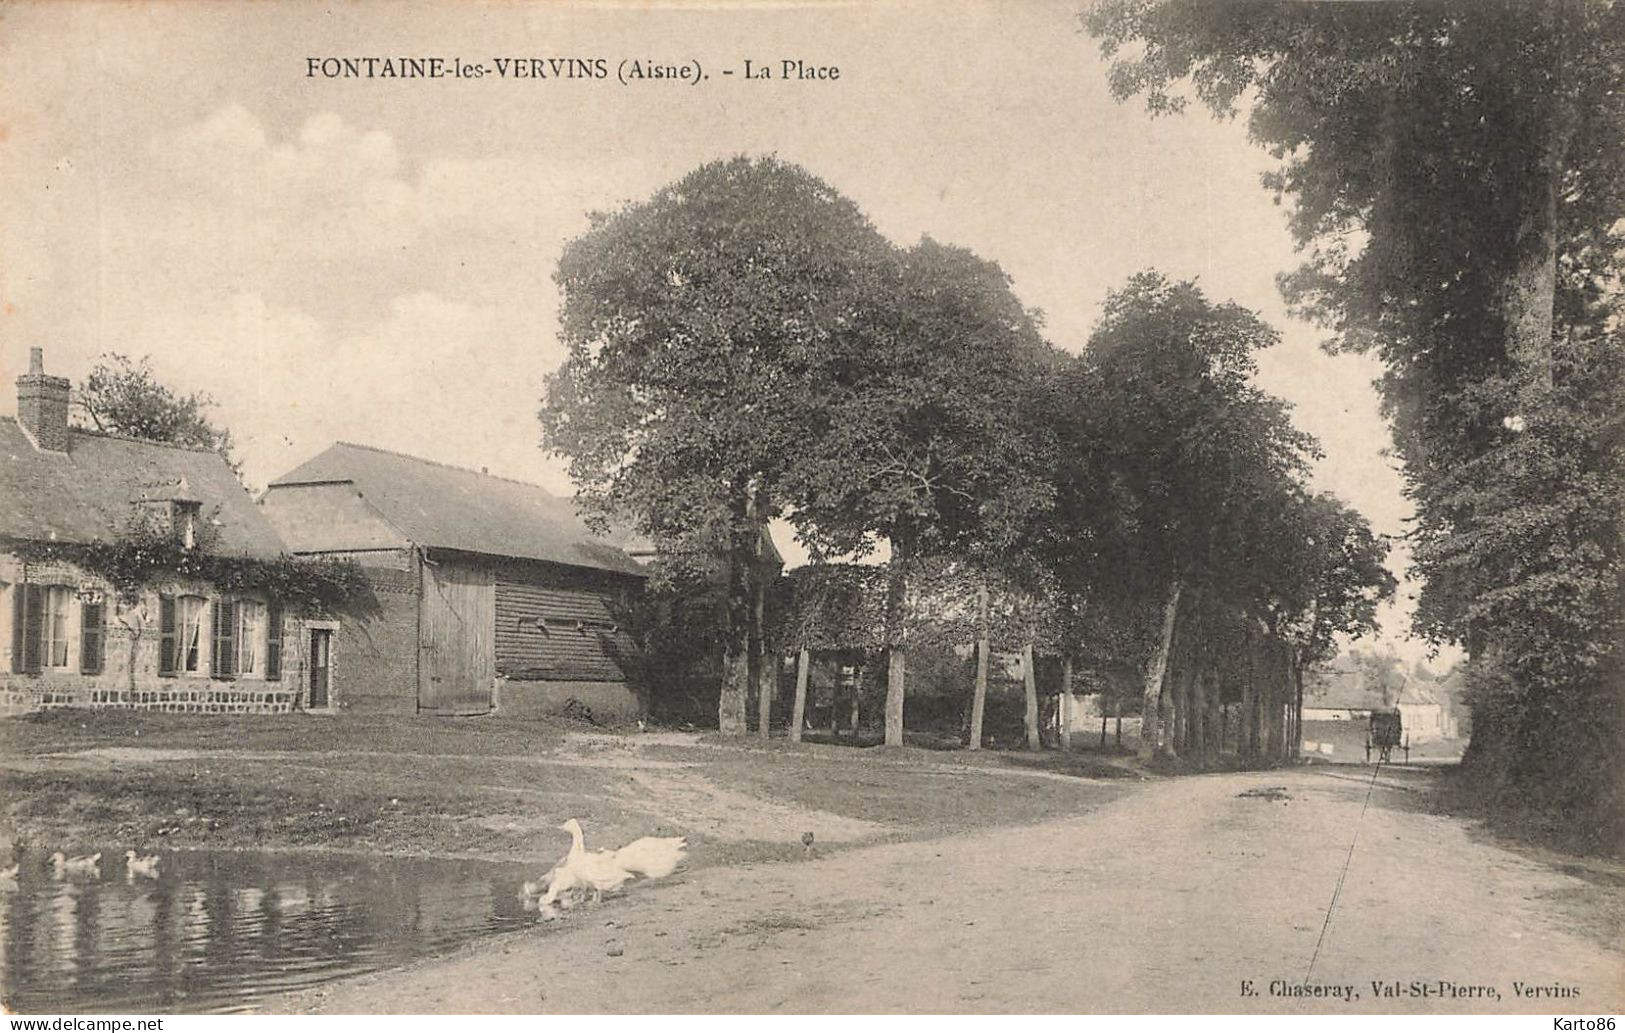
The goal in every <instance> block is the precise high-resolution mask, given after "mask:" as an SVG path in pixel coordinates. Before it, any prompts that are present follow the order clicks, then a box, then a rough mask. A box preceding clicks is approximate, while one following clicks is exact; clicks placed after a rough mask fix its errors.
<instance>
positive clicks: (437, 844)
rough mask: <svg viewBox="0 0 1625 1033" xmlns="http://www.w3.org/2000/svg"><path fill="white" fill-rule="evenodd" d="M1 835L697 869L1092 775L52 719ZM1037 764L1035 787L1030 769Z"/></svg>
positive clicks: (490, 735) (893, 831) (920, 822)
mask: <svg viewBox="0 0 1625 1033" xmlns="http://www.w3.org/2000/svg"><path fill="white" fill-rule="evenodd" d="M0 757H3V758H4V760H3V762H0V799H3V800H4V801H5V803H4V812H3V814H0V836H3V837H4V838H6V839H10V840H12V841H19V840H20V841H23V842H27V843H29V844H32V845H34V846H40V847H49V848H50V849H57V848H62V849H65V850H73V849H77V848H89V847H97V848H107V847H125V846H130V847H135V848H137V849H150V848H153V847H163V846H170V847H176V848H182V847H223V848H253V847H260V848H276V849H283V848H325V849H352V850H368V851H378V852H383V853H391V854H439V855H467V856H485V857H498V858H505V859H526V860H535V861H537V862H539V863H540V862H547V861H551V860H552V859H553V858H555V857H556V856H557V855H558V854H559V853H560V852H561V851H562V849H563V848H564V846H565V845H566V844H567V839H566V837H565V836H564V834H563V833H561V832H559V831H558V830H557V829H556V828H555V826H556V825H557V824H558V823H559V822H561V821H563V820H564V819H565V818H567V817H577V818H580V819H581V821H582V823H583V824H584V825H585V826H586V827H587V829H588V830H589V837H590V838H591V839H592V840H593V841H594V842H596V843H603V844H606V845H607V844H611V843H614V842H619V841H624V840H625V839H629V838H632V837H635V836H641V835H654V834H663V835H686V836H688V837H689V838H690V842H691V844H692V848H693V849H692V860H693V863H694V864H696V865H707V864H715V863H740V862H754V861H768V860H775V859H782V858H789V857H796V856H800V855H801V853H802V851H803V847H802V845H801V842H800V837H801V834H802V832H803V831H804V830H805V831H812V832H814V833H815V834H816V836H817V846H816V849H818V850H820V851H824V850H829V849H838V848H839V847H840V846H841V845H843V844H848V843H857V842H875V841H878V840H883V839H909V838H926V837H930V836H935V835H941V834H943V833H946V832H950V831H959V830H965V829H971V828H978V827H984V826H990V825H1007V824H1020V823H1024V822H1029V821H1038V820H1042V819H1045V818H1051V817H1059V816H1062V815H1067V814H1076V813H1080V812H1082V811H1086V810H1088V809H1090V808H1092V807H1095V806H1098V805H1099V804H1100V803H1102V802H1104V801H1106V800H1108V799H1111V798H1113V797H1114V796H1116V795H1117V794H1118V793H1120V792H1121V791H1122V790H1121V789H1120V788H1119V787H1118V786H1114V785H1111V784H1109V783H1106V782H1104V781H1098V780H1086V779H1080V778H1075V777H1056V776H1054V775H1053V774H1052V773H1049V772H1044V771H1042V768H1043V767H1051V768H1055V769H1057V770H1060V771H1065V772H1066V773H1068V774H1069V775H1101V774H1113V773H1118V774H1120V773H1122V772H1121V771H1120V770H1119V769H1118V768H1116V767H1113V766H1112V765H1110V764H1107V763H1104V762H1094V761H1088V760H1079V759H1077V758H1055V759H1054V760H1049V759H1045V758H1040V759H1032V758H1026V757H1017V756H1015V755H1003V754H983V755H979V756H978V755H974V754H951V753H943V752H940V751H928V750H919V749H906V750H902V751H885V750H858V749H852V748H849V747H838V746H820V745H814V744H801V745H792V744H789V743H785V742H779V741H775V742H774V743H771V744H765V745H764V744H760V743H758V742H756V741H754V740H749V741H744V742H731V741H725V740H720V739H718V738H715V737H711V738H702V737H698V736H686V737H685V736H662V735H650V736H642V735H638V734H637V733H628V734H620V735H617V734H612V733H605V732H603V731H601V730H597V729H591V728H588V727H585V726H573V725H570V724H566V723H556V722H547V721H519V720H508V719H495V718H469V719H436V718H416V717H351V716H340V717H313V716H310V715H302V714H291V715H285V716H278V717H230V716H216V717H203V716H191V715H170V714H145V713H131V712H115V711H104V712H66V711H62V712H56V713H52V714H45V715H34V716H31V717H27V718H21V719H13V720H8V721H3V722H0ZM1035 766H1037V767H1038V768H1039V769H1040V770H1039V771H1038V777H1033V774H1034V773H1033V771H1030V770H1027V769H1029V768H1033V767H1035Z"/></svg>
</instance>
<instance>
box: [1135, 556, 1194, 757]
mask: <svg viewBox="0 0 1625 1033" xmlns="http://www.w3.org/2000/svg"><path fill="white" fill-rule="evenodd" d="M1182 588H1183V585H1181V583H1180V581H1179V579H1178V578H1175V579H1174V583H1173V587H1172V588H1171V589H1170V590H1169V592H1168V602H1167V603H1166V604H1165V605H1164V606H1163V608H1162V635H1161V637H1160V638H1159V639H1158V641H1157V647H1156V648H1155V649H1154V650H1152V651H1151V659H1150V661H1149V662H1148V663H1147V664H1146V667H1145V687H1144V694H1143V695H1142V697H1141V699H1142V704H1141V715H1142V716H1141V717H1140V759H1141V760H1150V759H1151V757H1152V755H1153V754H1155V753H1156V752H1157V728H1158V720H1157V719H1158V713H1157V707H1158V705H1159V704H1160V702H1161V700H1162V695H1163V694H1162V682H1163V678H1164V676H1165V675H1166V674H1167V673H1168V649H1169V646H1171V645H1172V644H1173V640H1174V621H1175V620H1176V619H1178V617H1179V593H1180V591H1181V590H1182Z"/></svg>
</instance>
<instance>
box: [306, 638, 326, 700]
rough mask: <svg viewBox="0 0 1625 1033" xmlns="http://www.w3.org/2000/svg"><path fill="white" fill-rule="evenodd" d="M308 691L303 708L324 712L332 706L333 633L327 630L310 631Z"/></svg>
mask: <svg viewBox="0 0 1625 1033" xmlns="http://www.w3.org/2000/svg"><path fill="white" fill-rule="evenodd" d="M307 669H308V670H309V671H310V691H309V694H308V695H307V697H306V700H307V702H306V703H305V706H306V708H307V709H310V710H326V709H328V708H329V707H331V706H332V705H333V701H332V683H331V678H332V672H333V632H332V630H331V629H329V628H311V629H310V666H309V667H308V668H307Z"/></svg>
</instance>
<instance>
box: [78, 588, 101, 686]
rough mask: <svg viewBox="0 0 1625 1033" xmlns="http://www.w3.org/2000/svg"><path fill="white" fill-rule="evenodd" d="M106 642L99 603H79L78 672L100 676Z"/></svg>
mask: <svg viewBox="0 0 1625 1033" xmlns="http://www.w3.org/2000/svg"><path fill="white" fill-rule="evenodd" d="M106 640H107V633H106V629H105V627H104V625H103V617H102V604H101V603H81V604H80V606H79V670H80V672H81V673H83V674H101V673H102V667H103V664H104V662H105V652H106V648H105V645H104V643H105V642H106Z"/></svg>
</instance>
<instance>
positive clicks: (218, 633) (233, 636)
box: [209, 599, 237, 678]
mask: <svg viewBox="0 0 1625 1033" xmlns="http://www.w3.org/2000/svg"><path fill="white" fill-rule="evenodd" d="M209 651H210V653H209V659H210V661H211V664H210V673H212V674H213V675H214V676H215V677H216V678H234V677H236V676H237V663H236V660H237V604H236V603H234V602H232V601H231V600H229V599H216V600H215V601H214V636H213V638H212V639H211V640H210V643H209Z"/></svg>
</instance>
